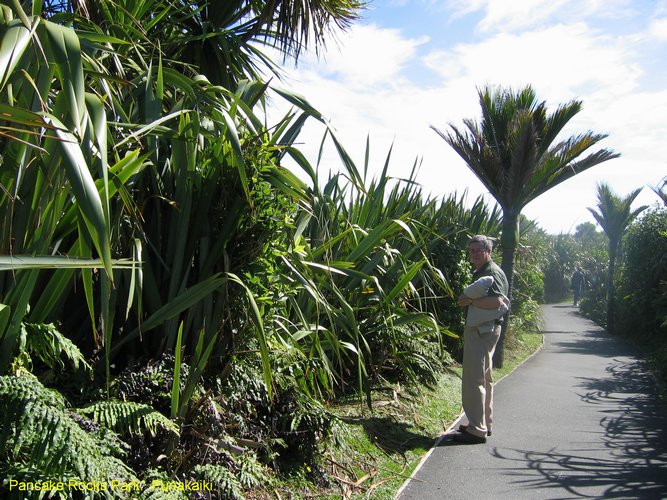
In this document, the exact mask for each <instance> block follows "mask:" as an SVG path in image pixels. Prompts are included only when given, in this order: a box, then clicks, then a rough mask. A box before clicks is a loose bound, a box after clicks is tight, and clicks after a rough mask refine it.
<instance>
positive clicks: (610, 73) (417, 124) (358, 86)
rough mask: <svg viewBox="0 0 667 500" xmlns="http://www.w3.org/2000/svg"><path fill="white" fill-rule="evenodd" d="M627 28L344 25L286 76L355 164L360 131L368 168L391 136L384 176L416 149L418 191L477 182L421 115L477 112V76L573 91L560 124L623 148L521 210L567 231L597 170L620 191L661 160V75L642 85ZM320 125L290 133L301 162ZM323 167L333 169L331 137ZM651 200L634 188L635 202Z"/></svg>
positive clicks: (312, 153) (474, 189) (540, 89)
mask: <svg viewBox="0 0 667 500" xmlns="http://www.w3.org/2000/svg"><path fill="white" fill-rule="evenodd" d="M487 3H490V2H487ZM508 3H509V2H508ZM478 4H480V5H482V2H478ZM638 35H639V34H638ZM638 35H633V36H627V35H626V36H625V37H624V38H621V37H619V36H615V35H613V34H612V33H609V32H602V31H599V30H597V31H596V30H592V29H591V28H590V27H589V26H588V25H587V24H585V23H583V22H577V23H574V24H562V23H561V24H552V25H551V26H549V27H546V28H543V29H533V30H531V31H526V32H522V33H497V34H495V35H493V36H490V37H486V38H484V39H482V40H480V41H479V42H478V43H466V44H462V43H461V44H458V45H455V46H443V45H441V44H440V45H438V44H437V43H436V41H427V39H426V38H419V39H415V38H405V37H402V36H401V33H400V32H399V31H397V30H385V29H381V28H379V27H378V26H375V25H370V26H355V27H354V28H353V29H352V32H351V33H349V36H348V35H346V36H345V39H344V40H343V42H344V43H342V44H341V49H340V52H338V51H336V53H333V52H330V53H329V54H328V55H327V57H326V60H325V61H322V62H321V63H319V64H318V63H316V62H315V61H312V60H308V61H306V64H302V65H301V66H300V67H299V69H298V70H296V71H294V72H293V78H294V79H293V80H291V81H290V82H289V83H288V85H287V86H288V87H289V88H291V89H293V90H295V91H297V92H300V93H302V94H304V95H305V96H306V97H307V98H308V99H309V100H310V102H311V103H312V104H313V105H314V106H315V107H316V108H318V109H319V110H320V111H321V112H322V113H323V114H324V115H325V116H326V117H327V118H329V119H330V120H331V124H332V125H333V127H334V128H335V130H336V131H337V134H338V136H339V137H340V139H341V142H342V144H343V145H344V146H345V147H346V148H347V149H348V151H349V152H350V154H351V155H352V157H353V159H354V160H355V161H356V162H357V163H358V166H359V167H360V168H361V167H363V160H364V148H365V145H366V137H367V135H370V145H371V162H370V164H371V172H374V173H375V174H376V175H377V173H379V171H380V170H381V169H382V167H383V165H384V161H385V156H386V154H387V153H388V151H389V149H390V147H391V146H392V144H393V152H392V160H391V162H390V169H389V173H390V175H394V176H396V177H401V176H407V175H408V174H409V172H410V170H411V168H412V166H413V163H414V161H415V159H416V158H421V159H423V164H422V167H421V169H420V174H419V177H418V181H419V182H421V183H422V185H424V187H425V190H426V192H430V193H433V194H434V195H445V194H450V193H452V192H454V191H456V192H459V193H461V192H462V191H464V190H468V192H469V197H470V198H475V197H476V196H477V195H480V194H483V193H486V190H485V188H484V187H483V186H482V185H481V183H480V182H479V181H478V180H477V179H476V177H474V175H473V174H472V173H471V172H470V171H469V170H468V168H467V167H466V166H465V165H464V164H463V162H462V160H461V159H460V158H459V157H458V156H457V155H456V153H454V152H453V151H452V150H451V148H449V146H447V145H446V143H445V142H444V141H443V140H442V139H441V138H440V137H438V136H437V134H435V132H433V131H432V130H430V128H429V125H431V124H433V125H435V126H437V127H438V128H441V129H443V130H446V129H447V125H448V124H449V123H454V124H461V123H462V120H463V118H475V117H477V116H478V115H479V106H478V102H477V93H476V87H480V86H483V85H484V84H486V83H491V84H494V85H497V84H501V85H504V86H508V85H511V86H514V87H519V86H523V85H525V84H527V83H530V84H532V85H533V86H534V88H535V90H536V92H537V94H538V96H539V97H540V98H542V99H546V100H547V102H548V103H549V104H550V105H554V106H555V105H556V104H559V103H562V102H566V101H569V100H571V99H573V98H580V99H582V100H583V104H584V108H583V111H582V112H581V113H580V114H579V115H577V116H576V117H575V118H574V119H573V121H572V125H571V126H570V127H569V128H568V130H567V131H566V132H567V134H568V135H569V134H574V133H578V132H582V131H585V130H588V129H591V130H594V131H596V132H602V133H608V134H609V137H608V138H607V139H606V140H605V141H603V143H602V146H603V147H608V148H611V149H614V150H616V151H619V152H621V153H622V154H623V156H622V158H621V159H618V160H613V161H610V162H607V163H605V164H602V165H599V166H597V167H594V168H593V169H591V170H589V171H587V172H584V173H582V174H580V175H578V176H577V177H576V178H574V179H571V180H569V181H567V182H565V183H563V184H561V185H560V186H558V187H556V188H554V189H553V190H551V191H549V192H548V193H546V194H545V195H543V196H541V197H540V198H539V199H538V200H535V201H534V202H532V203H531V204H529V205H528V207H527V208H526V210H525V212H524V213H525V214H526V215H527V216H529V217H532V218H536V219H538V220H539V221H540V224H541V225H542V226H543V227H544V228H545V229H547V230H548V231H551V232H558V231H568V230H570V229H574V227H575V226H576V224H579V223H581V222H584V221H592V218H591V216H590V214H589V212H588V211H587V210H586V207H589V206H594V203H595V185H596V183H597V182H600V181H602V180H604V181H607V182H609V183H610V184H611V186H612V188H614V189H615V190H616V191H618V192H620V193H624V192H627V191H630V190H631V189H635V188H637V187H641V186H642V185H645V184H657V183H658V182H659V181H660V179H661V178H662V177H663V176H664V172H665V171H667V169H665V165H666V163H667V142H665V141H664V137H666V136H667V122H665V120H664V117H665V116H667V89H666V87H665V85H664V83H660V84H654V85H653V86H652V87H651V91H648V90H646V89H644V88H642V86H641V85H642V84H643V82H644V81H650V78H651V74H650V71H651V69H652V67H646V68H642V67H641V66H640V63H639V61H640V60H641V59H639V56H638V54H641V53H642V49H643V46H642V45H641V44H642V43H645V42H646V40H647V39H646V37H643V36H638ZM440 43H442V42H440ZM427 50H431V52H430V53H429V52H427ZM421 54H426V55H421ZM420 71H422V72H426V71H428V72H431V75H432V74H435V75H438V79H437V83H436V84H431V85H430V86H426V85H422V84H420V81H421V80H428V81H429V82H433V81H434V79H433V78H423V79H422V78H420V73H419V72H420ZM322 132H323V129H322V128H321V127H310V128H308V127H307V128H306V131H305V133H304V135H303V136H302V140H303V141H304V145H303V149H304V151H306V153H307V156H308V157H309V158H311V159H312V161H313V162H314V161H315V159H316V158H317V150H318V148H319V144H320V140H321V136H322ZM323 168H324V169H325V170H326V169H327V168H332V169H338V168H340V161H339V160H337V159H336V158H335V154H334V153H333V150H332V148H331V147H329V148H328V150H327V153H326V154H325V155H324V160H323ZM488 199H489V200H491V198H490V197H488ZM655 199H656V197H655V195H654V194H653V193H652V192H651V191H650V190H649V189H645V190H644V191H643V192H642V194H641V195H640V197H639V198H638V200H637V203H638V204H640V203H642V204H647V203H653V201H655Z"/></svg>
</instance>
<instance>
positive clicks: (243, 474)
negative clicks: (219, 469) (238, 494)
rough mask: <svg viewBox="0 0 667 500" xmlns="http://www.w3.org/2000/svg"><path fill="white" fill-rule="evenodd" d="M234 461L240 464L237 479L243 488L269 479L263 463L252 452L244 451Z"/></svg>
mask: <svg viewBox="0 0 667 500" xmlns="http://www.w3.org/2000/svg"><path fill="white" fill-rule="evenodd" d="M235 461H236V464H237V465H238V466H240V469H241V470H240V473H239V480H240V481H241V485H242V486H243V487H244V488H247V489H251V488H254V487H256V486H259V485H260V484H262V483H264V484H266V483H267V482H268V481H269V480H270V478H269V476H268V475H267V473H266V469H265V467H264V465H263V464H262V463H261V462H260V461H259V460H257V457H256V456H255V455H254V454H251V453H245V454H243V455H241V456H240V457H237V458H236V459H235Z"/></svg>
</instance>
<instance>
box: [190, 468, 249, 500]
mask: <svg viewBox="0 0 667 500" xmlns="http://www.w3.org/2000/svg"><path fill="white" fill-rule="evenodd" d="M192 473H193V474H194V476H195V478H196V479H198V480H201V481H211V482H212V483H213V484H214V485H215V486H217V488H218V492H219V494H220V495H221V497H222V498H233V499H236V500H242V499H243V498H244V496H243V493H242V486H241V483H240V482H239V480H238V479H237V478H236V476H234V474H233V473H232V472H231V471H230V470H229V469H228V468H227V467H225V466H223V465H214V464H200V465H195V466H194V468H193V469H192Z"/></svg>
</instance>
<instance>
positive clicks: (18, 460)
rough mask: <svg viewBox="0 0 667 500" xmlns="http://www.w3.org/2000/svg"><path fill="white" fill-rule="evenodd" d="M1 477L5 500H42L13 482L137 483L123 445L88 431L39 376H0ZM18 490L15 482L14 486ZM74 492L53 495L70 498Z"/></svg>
mask: <svg viewBox="0 0 667 500" xmlns="http://www.w3.org/2000/svg"><path fill="white" fill-rule="evenodd" d="M0 453H1V454H2V458H1V459H0V475H1V476H2V477H3V478H4V479H3V483H2V490H3V491H2V493H3V497H6V498H21V499H25V498H42V497H43V496H44V492H43V491H19V490H18V489H17V488H10V486H11V485H12V481H14V482H16V481H18V482H19V483H21V484H25V483H44V482H45V481H54V482H63V483H65V484H69V483H70V481H80V482H90V481H98V482H100V483H104V484H108V483H110V482H111V481H114V480H116V481H123V482H130V481H137V478H136V476H135V475H134V473H133V471H132V470H131V469H130V468H129V467H127V465H125V463H123V461H122V457H123V455H124V453H125V452H124V449H123V445H122V442H121V441H120V440H119V439H117V438H116V436H115V435H114V434H113V433H110V431H108V430H106V429H100V428H98V429H97V430H95V432H87V431H86V430H84V429H83V428H82V426H81V425H80V424H79V423H78V418H77V416H76V414H75V413H74V412H72V411H71V410H69V409H68V408H67V407H66V401H65V399H64V398H63V397H62V396H61V395H60V394H58V393H57V392H55V391H52V390H50V389H47V388H46V387H44V386H43V385H42V384H41V383H40V382H39V381H38V380H37V379H36V378H35V377H33V376H29V375H24V376H0ZM13 484H14V486H16V483H13ZM71 493H72V491H69V490H67V489H65V490H64V491H60V492H53V494H55V495H56V496H59V498H71V497H70V494H71ZM83 493H84V494H83V496H84V497H85V498H99V497H107V498H114V497H115V495H116V493H115V492H114V493H112V492H111V491H110V490H104V489H103V490H101V491H98V490H91V491H85V492H83Z"/></svg>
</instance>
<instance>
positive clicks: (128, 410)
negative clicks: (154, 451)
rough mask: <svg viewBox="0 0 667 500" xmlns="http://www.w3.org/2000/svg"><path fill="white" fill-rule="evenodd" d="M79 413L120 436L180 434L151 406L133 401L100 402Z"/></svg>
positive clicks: (173, 424)
mask: <svg viewBox="0 0 667 500" xmlns="http://www.w3.org/2000/svg"><path fill="white" fill-rule="evenodd" d="M77 411H78V413H80V414H82V415H86V416H90V417H91V418H92V420H94V421H95V422H97V423H98V424H100V425H102V426H103V427H106V428H108V429H112V430H114V431H115V432H118V433H120V434H124V433H130V434H139V433H141V432H143V431H148V432H149V433H150V435H151V436H156V435H157V433H158V431H159V430H166V431H168V432H172V433H174V434H176V435H177V436H178V435H179V434H180V432H179V428H178V426H177V425H176V424H175V423H174V422H173V421H171V420H169V419H168V418H167V417H165V416H164V415H163V414H162V413H160V412H158V411H156V410H154V409H153V408H151V407H150V406H148V405H146V404H142V403H134V402H131V401H98V402H96V403H93V404H90V405H88V406H86V407H85V408H81V409H79V410H77Z"/></svg>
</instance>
